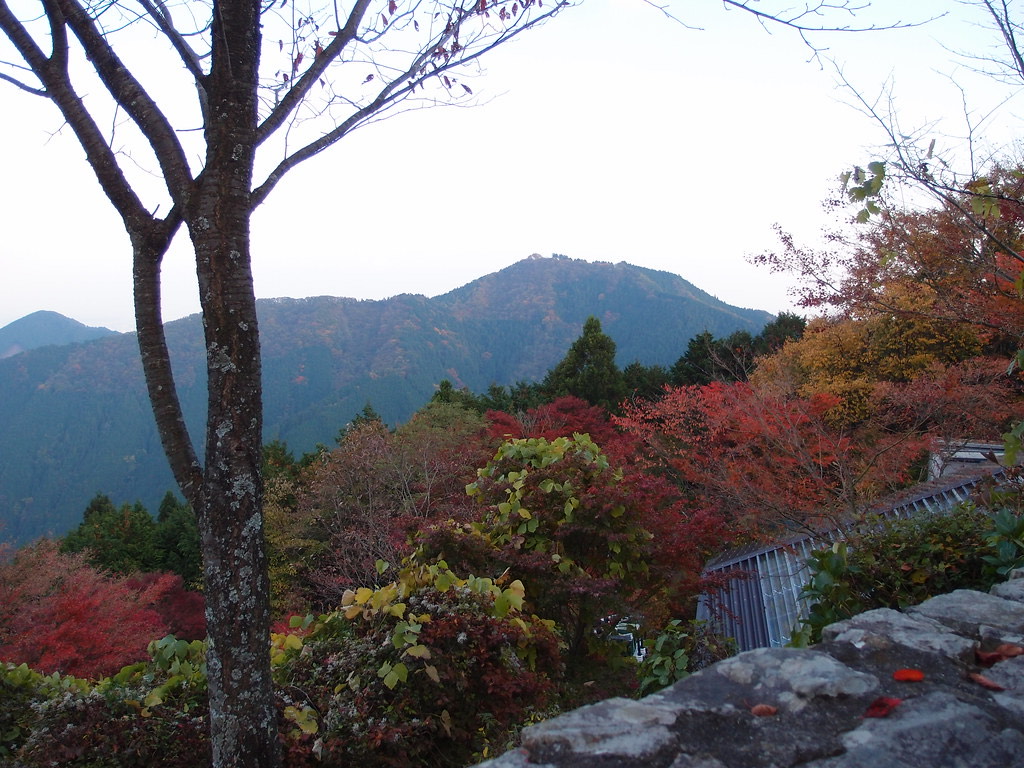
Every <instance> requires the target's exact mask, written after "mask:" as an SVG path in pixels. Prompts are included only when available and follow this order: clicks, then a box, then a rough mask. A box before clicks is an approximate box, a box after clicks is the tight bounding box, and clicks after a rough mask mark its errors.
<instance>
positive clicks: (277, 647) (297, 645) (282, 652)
mask: <svg viewBox="0 0 1024 768" xmlns="http://www.w3.org/2000/svg"><path fill="white" fill-rule="evenodd" d="M302 646H303V642H302V638H301V637H299V636H298V635H290V634H289V635H283V634H279V633H277V632H273V633H271V635H270V663H271V664H272V665H273V666H275V667H278V666H280V665H282V664H284V663H285V661H287V659H288V658H289V656H290V655H291V654H289V651H301V650H302Z"/></svg>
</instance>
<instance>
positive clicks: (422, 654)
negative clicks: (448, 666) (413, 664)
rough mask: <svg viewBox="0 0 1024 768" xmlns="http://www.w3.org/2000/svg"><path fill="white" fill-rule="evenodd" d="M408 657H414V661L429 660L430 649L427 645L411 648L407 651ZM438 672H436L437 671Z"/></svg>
mask: <svg viewBox="0 0 1024 768" xmlns="http://www.w3.org/2000/svg"><path fill="white" fill-rule="evenodd" d="M405 654H406V655H407V656H412V657H413V658H414V659H429V658H430V649H429V648H427V646H425V645H422V644H421V645H414V646H412V647H411V648H406V649H405ZM435 671H436V670H435Z"/></svg>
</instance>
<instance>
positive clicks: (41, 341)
mask: <svg viewBox="0 0 1024 768" xmlns="http://www.w3.org/2000/svg"><path fill="white" fill-rule="evenodd" d="M116 333H117V331H112V330H110V329H109V328H97V327H93V326H88V325H83V324H82V323H80V322H78V321H77V320H72V319H71V318H70V317H65V316H64V315H61V314H59V313H57V312H50V311H48V310H39V311H38V312H33V313H32V314H30V315H25V317H22V318H20V319H18V320H15V321H14V322H13V323H10V324H8V325H5V326H4V327H3V328H0V360H3V359H4V358H7V357H11V356H12V355H16V354H18V353H19V352H26V351H28V350H30V349H38V348H39V347H47V346H52V345H55V344H58V345H59V344H76V343H78V342H82V341H92V340H93V339H99V338H102V337H104V336H110V335H115V334H116Z"/></svg>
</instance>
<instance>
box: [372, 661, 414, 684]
mask: <svg viewBox="0 0 1024 768" xmlns="http://www.w3.org/2000/svg"><path fill="white" fill-rule="evenodd" d="M377 677H380V678H382V679H383V680H384V685H385V686H386V687H387V688H388V690H394V688H395V686H396V685H398V684H399V683H404V682H405V681H407V680H408V679H409V668H408V667H406V666H405V664H402V663H401V662H399V663H398V664H394V665H392V664H391V663H390V662H387V661H385V662H384V663H383V664H382V665H381V667H380V669H378V670H377Z"/></svg>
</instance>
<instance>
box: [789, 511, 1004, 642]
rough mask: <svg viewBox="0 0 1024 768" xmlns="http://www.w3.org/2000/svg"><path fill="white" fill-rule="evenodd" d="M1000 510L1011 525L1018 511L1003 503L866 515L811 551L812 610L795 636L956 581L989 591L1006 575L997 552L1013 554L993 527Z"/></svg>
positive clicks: (912, 600)
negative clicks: (923, 513)
mask: <svg viewBox="0 0 1024 768" xmlns="http://www.w3.org/2000/svg"><path fill="white" fill-rule="evenodd" d="M1000 515H1004V516H1005V515H1009V517H1010V518H1012V523H1011V521H1010V519H1007V520H1003V521H1002V526H1003V528H1005V529H1007V530H1011V531H1012V530H1016V528H1015V527H1014V526H1015V525H1019V518H1017V517H1016V516H1013V515H1010V513H1009V512H1007V511H1006V510H1001V511H1000V512H999V513H997V515H996V516H995V517H993V516H992V515H990V514H989V513H988V512H986V511H984V510H981V509H978V508H976V507H975V506H974V505H971V504H964V505H960V506H958V507H956V508H955V509H954V510H952V511H951V512H950V513H949V514H944V515H935V516H928V517H914V518H909V519H897V520H884V521H883V520H878V519H875V520H871V521H868V522H866V523H864V524H863V525H861V526H860V527H859V528H857V529H855V530H854V531H852V532H851V533H850V534H849V535H848V536H847V538H846V540H845V541H843V542H837V543H836V544H834V545H832V546H831V547H830V548H827V549H823V550H819V551H817V552H814V553H813V554H812V555H811V558H810V559H809V560H808V565H809V566H810V570H811V579H810V582H809V583H808V584H807V585H806V586H804V588H803V590H802V592H801V598H802V599H804V600H807V601H808V602H809V603H810V608H809V615H808V618H807V619H804V620H803V625H804V626H803V628H802V629H799V630H797V631H796V633H795V634H794V638H793V640H794V643H796V644H804V643H814V642H817V641H818V640H819V639H820V638H821V630H822V629H823V628H824V627H826V626H828V625H829V624H831V623H833V622H835V621H839V620H841V619H846V618H849V617H850V616H854V615H856V614H858V613H861V612H863V611H867V610H871V609H873V608H894V609H902V608H906V607H907V606H908V605H916V604H917V603H921V602H924V601H925V600H927V599H928V598H930V597H934V596H935V595H941V594H945V593H947V592H952V591H953V590H955V589H977V590H981V591H987V590H988V589H989V588H991V586H992V585H993V584H994V583H996V582H997V581H999V580H1001V579H1002V578H1003V575H1002V574H1001V573H1000V570H1001V569H1000V568H998V567H997V563H998V562H1002V560H1000V558H999V557H997V556H996V555H997V554H998V553H1000V552H1002V553H1003V555H1004V556H1005V557H1011V555H1012V553H1010V552H1009V550H1008V549H1007V547H1008V545H1005V544H1003V542H1005V537H1004V536H1003V535H1002V534H1000V530H1002V529H1000V528H998V527H997V521H998V520H1002V518H1001V517H999V516H1000ZM1019 554H1020V553H1019V552H1018V553H1017V556H1019ZM1011 559H1012V557H1011ZM1002 573H1005V569H1002Z"/></svg>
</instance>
